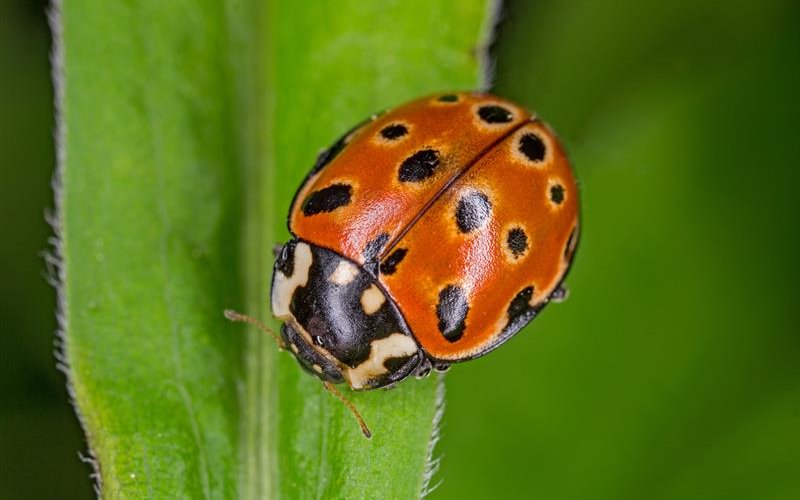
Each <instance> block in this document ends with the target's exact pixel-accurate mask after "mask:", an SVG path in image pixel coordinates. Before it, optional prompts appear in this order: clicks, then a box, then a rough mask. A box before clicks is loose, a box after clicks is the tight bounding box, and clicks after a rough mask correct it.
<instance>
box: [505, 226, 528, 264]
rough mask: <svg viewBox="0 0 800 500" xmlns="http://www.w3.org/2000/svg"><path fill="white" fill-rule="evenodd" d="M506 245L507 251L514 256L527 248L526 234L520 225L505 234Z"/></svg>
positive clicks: (517, 255)
mask: <svg viewBox="0 0 800 500" xmlns="http://www.w3.org/2000/svg"><path fill="white" fill-rule="evenodd" d="M506 245H508V249H509V251H511V254H512V255H513V256H514V257H515V258H516V257H519V256H520V255H522V254H523V253H525V250H527V249H528V235H527V234H525V231H524V230H523V229H522V228H521V227H515V228H514V229H512V230H511V231H509V232H508V236H506Z"/></svg>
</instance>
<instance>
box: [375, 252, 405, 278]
mask: <svg viewBox="0 0 800 500" xmlns="http://www.w3.org/2000/svg"><path fill="white" fill-rule="evenodd" d="M407 253H408V249H407V248H398V249H397V250H395V251H394V252H392V253H390V254H389V256H388V257H386V258H385V259H384V260H383V262H382V263H381V274H394V272H395V271H397V265H398V264H400V262H401V261H402V260H403V259H404V258H405V256H406V254H407Z"/></svg>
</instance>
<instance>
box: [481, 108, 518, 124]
mask: <svg viewBox="0 0 800 500" xmlns="http://www.w3.org/2000/svg"><path fill="white" fill-rule="evenodd" d="M478 116H480V117H481V120H483V121H485V122H486V123H508V122H510V121H511V119H512V118H514V115H513V114H511V111H509V110H507V109H506V108H504V107H502V106H498V105H496V104H489V105H486V106H481V107H480V108H478Z"/></svg>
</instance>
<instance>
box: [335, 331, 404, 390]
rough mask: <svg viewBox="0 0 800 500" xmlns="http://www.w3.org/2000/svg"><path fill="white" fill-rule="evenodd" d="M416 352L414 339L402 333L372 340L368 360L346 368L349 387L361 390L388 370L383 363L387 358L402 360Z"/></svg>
mask: <svg viewBox="0 0 800 500" xmlns="http://www.w3.org/2000/svg"><path fill="white" fill-rule="evenodd" d="M415 352H417V343H416V342H414V339H412V338H411V337H409V336H407V335H403V334H402V333H393V334H391V335H389V336H388V337H386V338H382V339H377V340H373V341H372V343H371V344H370V352H369V358H367V360H366V361H364V362H363V363H361V364H360V365H358V366H356V367H355V368H348V369H347V375H348V379H349V381H350V387H352V388H353V389H363V388H365V387H367V385H368V382H369V381H370V380H372V379H374V378H375V377H377V376H379V375H383V374H384V373H386V372H387V371H388V370H387V369H386V367H385V366H383V363H384V362H386V360H387V359H389V358H402V357H405V356H410V355H412V354H414V353H415Z"/></svg>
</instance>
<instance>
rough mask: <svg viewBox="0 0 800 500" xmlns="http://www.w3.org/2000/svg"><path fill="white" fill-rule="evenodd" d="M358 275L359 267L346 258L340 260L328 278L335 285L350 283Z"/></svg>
mask: <svg viewBox="0 0 800 500" xmlns="http://www.w3.org/2000/svg"><path fill="white" fill-rule="evenodd" d="M356 276H358V268H357V267H356V266H354V265H353V264H351V263H349V262H347V261H346V260H341V261H339V265H338V266H336V269H335V270H334V271H333V273H331V275H330V276H329V277H328V279H329V280H330V281H331V283H333V284H335V285H340V286H344V285H348V284H350V282H352V281H353V280H354V279H356Z"/></svg>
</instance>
